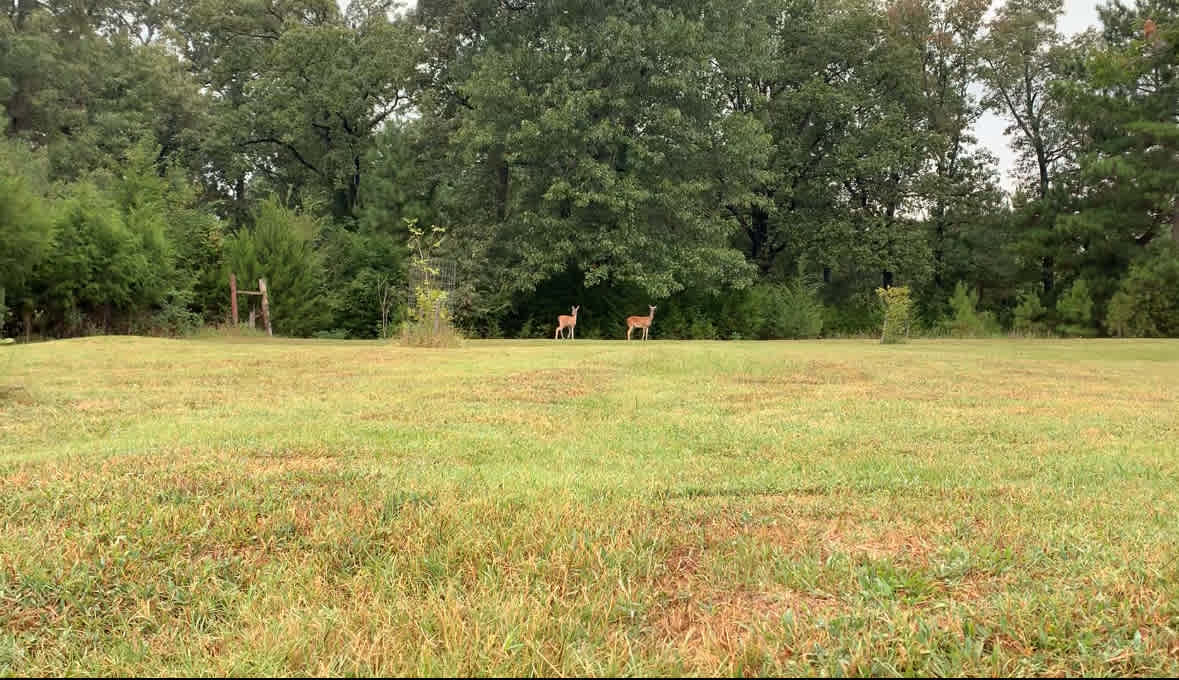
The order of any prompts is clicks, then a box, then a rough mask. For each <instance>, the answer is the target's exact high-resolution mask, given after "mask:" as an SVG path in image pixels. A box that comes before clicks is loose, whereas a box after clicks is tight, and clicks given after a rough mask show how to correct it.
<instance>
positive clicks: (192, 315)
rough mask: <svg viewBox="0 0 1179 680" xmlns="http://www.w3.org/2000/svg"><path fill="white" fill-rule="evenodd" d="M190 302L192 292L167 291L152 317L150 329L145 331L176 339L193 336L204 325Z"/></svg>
mask: <svg viewBox="0 0 1179 680" xmlns="http://www.w3.org/2000/svg"><path fill="white" fill-rule="evenodd" d="M192 301H193V293H192V291H189V290H176V289H172V290H169V291H167V292H166V293H165V295H164V300H163V303H162V304H161V305H160V309H159V311H157V312H156V313H155V315H153V316H152V320H151V325H150V328H148V329H146V330H147V331H148V332H149V333H155V334H163V335H170V336H176V337H179V336H187V335H193V334H195V333H196V332H197V331H198V330H199V329H200V328H201V326H202V325H204V319H203V318H201V315H200V314H199V313H197V312H194V311H192Z"/></svg>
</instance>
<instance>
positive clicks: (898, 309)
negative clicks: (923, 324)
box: [876, 286, 913, 345]
mask: <svg viewBox="0 0 1179 680" xmlns="http://www.w3.org/2000/svg"><path fill="white" fill-rule="evenodd" d="M876 295H877V296H878V297H879V298H880V301H881V302H882V303H883V304H884V325H883V327H882V330H881V333H880V342H882V343H884V344H886V345H891V344H896V343H902V342H907V341H908V339H909V325H910V323H911V322H912V314H911V311H912V306H913V303H912V300H910V298H909V288H908V286H892V287H890V288H877V289H876Z"/></svg>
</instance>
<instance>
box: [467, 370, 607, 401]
mask: <svg viewBox="0 0 1179 680" xmlns="http://www.w3.org/2000/svg"><path fill="white" fill-rule="evenodd" d="M609 375H610V374H609V373H607V372H606V371H601V370H580V369H570V370H556V369H539V370H535V371H521V372H517V373H511V374H509V375H507V376H504V377H502V378H498V379H492V380H486V381H483V380H481V381H480V382H479V383H478V384H477V385H476V386H474V387H473V389H472V391H471V395H470V397H471V398H473V399H474V400H475V401H483V402H499V401H510V402H524V403H532V404H556V403H560V402H563V401H568V400H569V399H576V398H578V397H584V396H586V395H587V394H591V393H594V392H600V391H604V390H605V389H607V388H608V387H609V382H610V380H609Z"/></svg>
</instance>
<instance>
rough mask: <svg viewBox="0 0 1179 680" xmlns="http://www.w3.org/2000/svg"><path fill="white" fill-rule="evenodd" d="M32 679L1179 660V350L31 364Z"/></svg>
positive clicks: (10, 379) (28, 671)
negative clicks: (68, 676)
mask: <svg viewBox="0 0 1179 680" xmlns="http://www.w3.org/2000/svg"><path fill="white" fill-rule="evenodd" d="M0 385H7V388H6V389H3V395H2V396H0V675H4V674H17V675H56V674H63V673H64V674H74V675H79V674H84V675H91V674H101V675H160V674H165V675H176V674H180V675H198V674H206V675H207V674H213V675H228V674H243V675H253V674H278V675H284V674H295V675H299V674H365V675H367V674H393V675H403V674H422V675H446V674H460V675H496V674H507V675H519V674H544V675H575V674H576V675H585V674H593V675H628V674H646V675H659V674H679V673H683V674H722V675H748V674H808V675H839V674H851V675H865V674H872V675H893V674H932V675H958V674H965V675H1011V674H1019V675H1040V674H1047V675H1058V674H1068V675H1078V674H1085V675H1094V674H1102V675H1104V674H1113V675H1129V674H1134V675H1138V674H1142V675H1152V674H1162V675H1176V674H1179V632H1177V631H1179V561H1177V558H1179V521H1177V520H1179V510H1177V508H1176V501H1177V500H1179V486H1177V484H1176V481H1177V479H1179V445H1177V443H1176V442H1179V342H1172V341H1158V342H1146V341H1133V342H1131V341H1125V342H1123V341H1068V342H1064V341H1062V342H1050V341H1039V342H1015V341H977V342H970V341H960V342H957V341H928V342H914V343H912V344H909V345H904V346H881V345H879V344H876V343H873V342H870V341H825V342H780V343H779V342H766V343H736V342H733V343H709V342H648V343H645V344H643V343H637V342H632V343H630V344H627V343H623V342H587V341H576V342H574V343H569V342H564V343H557V342H554V341H551V340H550V341H545V342H542V341H536V342H531V341H506V342H493V341H485V342H469V343H467V344H466V346H465V347H463V348H462V349H458V350H421V349H418V350H408V349H402V348H398V347H396V346H391V345H383V344H378V343H363V342H331V341H292V340H273V341H267V340H255V339H250V340H236V341H233V340H185V341H169V340H149V339H133V338H92V339H81V340H71V341H62V342H52V343H44V344H36V345H29V346H17V347H9V348H4V349H0Z"/></svg>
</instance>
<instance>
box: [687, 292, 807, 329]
mask: <svg viewBox="0 0 1179 680" xmlns="http://www.w3.org/2000/svg"><path fill="white" fill-rule="evenodd" d="M725 312H726V313H725V316H727V317H728V323H725V324H723V326H724V327H725V328H724V330H727V331H728V333H727V335H728V337H730V338H732V339H741V338H748V339H757V340H775V339H796V338H814V337H818V336H819V334H820V333H822V331H823V305H822V303H820V302H819V299H818V296H817V295H816V294H815V291H814V289H813V288H812V287H811V286H808V285H806V284H805V283H804V282H803V281H802V280H801V279H796V280H795V281H793V282H791V283H789V284H786V285H783V284H775V283H762V284H758V285H756V286H753V287H752V288H750V289H749V290H748V292H746V293H745V294H744V295H743V296H742V297H741V298H740V303H739V304H737V305H736V306H735V307H730V308H729V309H726V310H725ZM697 318H698V319H702V320H701V321H694V322H693V324H692V333H691V334H692V337H701V336H700V335H698V334H697V331H699V333H704V334H707V335H711V336H715V335H716V334H717V333H718V331H717V330H716V329H712V330H711V332H710V331H709V329H708V328H707V327H706V326H704V325H703V324H704V322H707V318H706V315H700V316H699V317H697ZM697 324H700V325H699V328H697ZM709 326H711V324H709ZM722 332H723V331H722Z"/></svg>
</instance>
